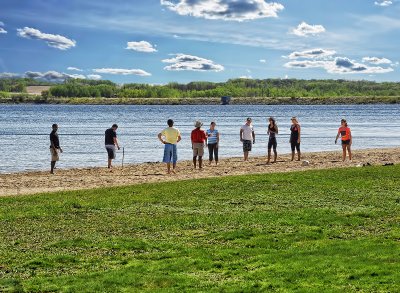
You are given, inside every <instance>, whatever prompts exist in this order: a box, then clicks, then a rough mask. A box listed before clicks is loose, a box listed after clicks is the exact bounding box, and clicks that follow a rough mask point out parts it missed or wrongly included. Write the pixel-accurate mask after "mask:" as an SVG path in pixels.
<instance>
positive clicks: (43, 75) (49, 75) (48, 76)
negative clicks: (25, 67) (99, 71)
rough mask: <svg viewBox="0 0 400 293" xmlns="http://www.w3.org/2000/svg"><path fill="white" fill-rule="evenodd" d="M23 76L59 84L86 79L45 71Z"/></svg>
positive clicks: (32, 72)
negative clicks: (69, 79)
mask: <svg viewBox="0 0 400 293" xmlns="http://www.w3.org/2000/svg"><path fill="white" fill-rule="evenodd" d="M25 76H26V77H28V78H33V79H42V80H47V81H55V82H61V81H64V80H66V79H68V78H74V79H75V78H80V79H85V78H86V77H85V76H84V75H82V74H67V73H63V72H57V71H53V70H51V71H47V72H37V71H27V72H25Z"/></svg>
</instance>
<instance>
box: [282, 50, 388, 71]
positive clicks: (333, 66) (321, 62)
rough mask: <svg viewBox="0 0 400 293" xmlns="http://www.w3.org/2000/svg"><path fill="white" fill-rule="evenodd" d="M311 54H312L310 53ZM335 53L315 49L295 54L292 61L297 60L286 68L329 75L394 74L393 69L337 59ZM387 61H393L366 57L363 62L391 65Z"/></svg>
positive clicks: (291, 55)
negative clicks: (323, 71) (308, 70)
mask: <svg viewBox="0 0 400 293" xmlns="http://www.w3.org/2000/svg"><path fill="white" fill-rule="evenodd" d="M310 52H311V53H310ZM334 54H336V52H335V51H330V50H324V49H314V50H308V51H303V52H293V53H291V54H290V55H289V58H290V59H296V60H295V61H290V62H287V63H286V64H285V65H284V66H285V67H286V68H303V69H307V68H322V69H325V70H326V71H327V72H328V73H332V74H354V73H363V74H376V73H388V72H392V71H393V68H392V67H387V68H384V67H381V66H370V65H366V64H363V63H358V62H357V61H354V60H351V59H349V58H347V57H335V58H333V55H334ZM297 59H308V60H297ZM387 61H389V62H390V64H391V61H390V60H389V59H386V58H376V57H364V58H363V62H368V63H371V64H375V65H376V64H389V63H388V62H387Z"/></svg>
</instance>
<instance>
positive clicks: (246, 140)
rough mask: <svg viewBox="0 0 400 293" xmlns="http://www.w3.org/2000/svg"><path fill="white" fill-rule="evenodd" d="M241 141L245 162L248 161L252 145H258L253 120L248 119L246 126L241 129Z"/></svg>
mask: <svg viewBox="0 0 400 293" xmlns="http://www.w3.org/2000/svg"><path fill="white" fill-rule="evenodd" d="M240 141H241V142H242V143H243V157H244V161H247V160H248V158H249V152H250V151H251V147H252V144H254V143H256V135H255V133H254V127H253V125H252V124H251V118H247V119H246V124H245V125H243V126H242V127H241V128H240Z"/></svg>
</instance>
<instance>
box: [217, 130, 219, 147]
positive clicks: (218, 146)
mask: <svg viewBox="0 0 400 293" xmlns="http://www.w3.org/2000/svg"><path fill="white" fill-rule="evenodd" d="M218 147H219V132H217V148H218Z"/></svg>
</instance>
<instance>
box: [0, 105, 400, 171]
mask: <svg viewBox="0 0 400 293" xmlns="http://www.w3.org/2000/svg"><path fill="white" fill-rule="evenodd" d="M399 114H400V105H344V106H343V105H335V106H233V105H232V106H220V105H218V106H68V105H0V139H1V143H0V148H1V151H0V173H9V172H16V171H23V170H44V169H48V167H49V164H50V163H49V160H50V155H49V133H50V132H51V124H53V123H58V124H59V126H60V128H59V135H60V142H61V147H62V148H63V150H64V153H63V154H61V157H60V162H59V163H58V168H71V167H88V166H105V165H106V160H107V156H106V151H105V149H104V131H105V130H106V129H107V128H109V127H110V126H111V125H112V124H113V123H117V124H118V125H119V126H120V127H119V129H118V136H119V140H120V142H121V146H124V148H125V161H124V162H125V163H139V162H157V161H160V160H161V159H162V154H163V145H162V144H161V143H160V142H159V141H158V139H157V134H158V133H159V132H160V130H161V129H163V128H164V127H166V120H167V119H168V118H172V119H174V120H175V125H176V127H178V128H179V129H180V131H181V133H182V142H181V143H179V147H178V154H179V159H180V160H183V159H190V158H191V145H190V131H191V130H192V129H193V122H194V121H195V120H196V119H200V120H202V121H203V122H204V124H205V126H208V125H209V123H210V122H211V121H212V120H215V121H216V122H217V129H218V130H219V131H220V133H221V143H220V156H221V157H228V156H241V155H242V152H241V143H240V141H239V129H240V126H241V125H242V124H244V121H245V118H246V117H248V116H249V117H252V118H253V123H254V127H255V132H256V138H257V139H256V144H255V145H254V149H253V152H252V155H264V154H265V153H266V146H267V135H266V127H267V122H266V117H269V116H270V115H272V116H274V117H275V118H276V120H277V122H278V126H279V130H280V134H279V135H278V152H279V153H288V152H290V146H289V144H288V139H289V132H290V131H289V127H290V117H291V116H298V117H299V121H300V124H301V125H302V151H305V152H308V151H324V150H338V151H339V150H340V145H335V144H334V139H335V136H336V131H337V128H338V127H339V124H340V119H341V118H342V117H345V118H346V119H347V120H348V122H349V126H350V127H351V129H352V134H353V149H362V148H374V147H397V146H399V145H400V115H399ZM121 158H122V151H121V152H119V153H118V155H117V159H116V161H115V165H119V164H121Z"/></svg>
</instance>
